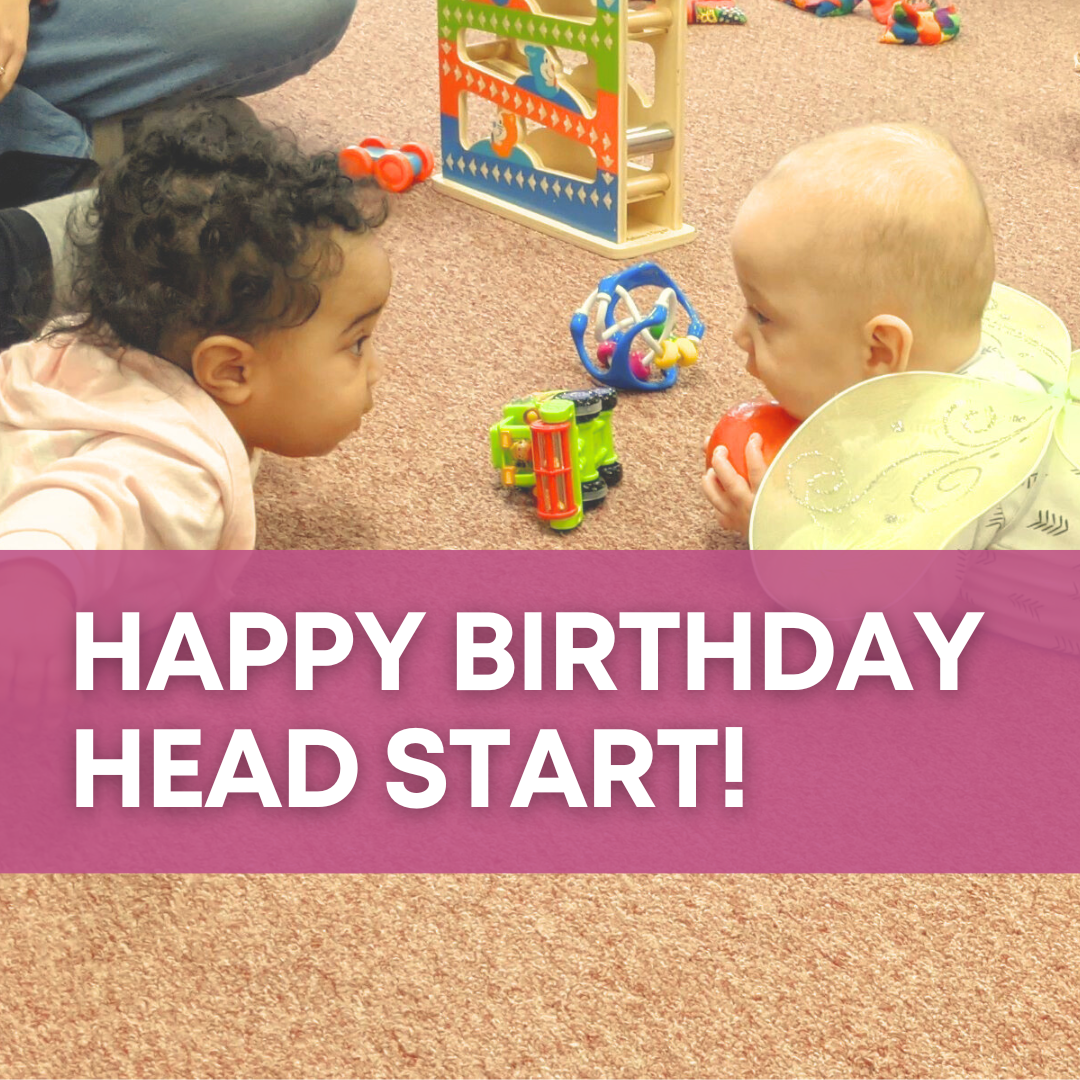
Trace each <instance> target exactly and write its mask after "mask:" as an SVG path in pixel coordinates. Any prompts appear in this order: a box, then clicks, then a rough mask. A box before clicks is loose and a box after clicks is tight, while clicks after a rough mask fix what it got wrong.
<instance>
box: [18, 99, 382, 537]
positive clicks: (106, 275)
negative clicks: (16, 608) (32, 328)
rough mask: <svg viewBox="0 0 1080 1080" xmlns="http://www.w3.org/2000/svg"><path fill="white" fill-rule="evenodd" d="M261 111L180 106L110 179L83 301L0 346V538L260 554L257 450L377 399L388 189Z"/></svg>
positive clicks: (92, 221)
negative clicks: (315, 149) (255, 115)
mask: <svg viewBox="0 0 1080 1080" xmlns="http://www.w3.org/2000/svg"><path fill="white" fill-rule="evenodd" d="M370 190H371V189H366V188H358V187H357V186H356V185H354V184H353V182H352V181H350V180H348V179H347V178H346V177H344V176H342V175H341V174H340V172H339V170H338V168H337V163H336V160H335V158H334V156H333V155H332V154H323V155H316V156H308V155H305V154H303V153H301V151H300V150H299V149H298V148H297V147H296V146H295V145H294V143H293V142H292V141H290V140H289V139H287V138H285V137H282V136H281V135H279V134H276V133H274V132H271V131H269V130H268V129H266V128H264V127H263V126H262V125H260V124H259V123H258V122H256V121H254V120H250V119H248V120H245V119H244V118H242V117H240V116H238V115H237V114H236V113H235V112H230V111H228V110H224V109H220V108H214V107H205V106H200V107H193V108H190V109H185V110H181V111H180V112H177V113H175V114H173V115H172V116H170V117H168V118H166V119H165V120H164V121H163V122H162V123H161V124H160V125H159V126H158V127H156V128H155V129H154V130H152V131H149V132H147V133H146V135H145V136H144V137H143V138H142V139H141V140H140V142H139V144H138V145H137V146H135V147H134V148H132V150H131V151H130V152H129V153H128V154H127V155H126V156H125V157H124V158H123V159H121V161H120V162H119V163H118V164H117V166H116V168H115V169H114V170H113V171H112V172H110V173H108V174H106V175H105V176H104V177H103V178H102V181H101V184H100V187H99V190H98V192H97V195H96V197H95V199H94V201H93V204H92V209H91V211H90V214H89V218H88V224H89V226H90V228H88V229H85V230H84V232H85V234H86V239H85V240H84V241H83V242H82V243H81V245H80V247H81V251H80V259H79V265H78V269H77V272H76V277H75V284H74V302H75V306H74V307H73V308H72V310H77V311H78V312H80V314H79V315H78V316H77V317H75V318H74V319H66V320H63V321H61V322H60V323H57V324H55V325H54V326H53V327H52V328H51V330H49V331H48V332H47V333H46V334H45V335H44V336H43V337H41V338H39V339H38V340H36V341H32V342H28V343H25V344H21V345H16V346H14V347H12V348H11V349H9V350H8V351H7V352H4V353H2V354H0V548H3V549H35V550H41V549H60V550H63V549H73V550H95V549H250V548H252V547H253V546H254V542H255V508H254V499H253V495H252V475H253V470H254V463H255V462H256V461H257V458H258V453H259V451H262V450H268V451H272V452H273V453H277V454H283V455H286V456H288V457H307V456H313V455H319V454H325V453H328V452H329V451H330V450H332V449H333V448H334V447H335V446H337V445H338V443H340V442H341V441H342V440H343V439H345V438H346V437H347V436H349V435H350V434H352V433H353V432H354V431H356V429H357V427H358V426H359V424H360V420H361V417H363V415H364V414H365V413H366V412H368V410H369V409H370V408H371V407H372V387H373V386H374V385H375V383H376V382H377V380H378V378H379V374H380V364H379V359H378V356H377V354H376V351H375V349H374V346H373V344H372V335H373V334H374V332H375V328H376V326H377V324H378V321H379V316H380V314H381V313H382V310H383V308H384V306H385V305H386V302H387V299H388V297H389V292H390V265H389V261H388V259H387V255H386V253H385V252H384V250H383V248H382V247H381V246H380V244H379V243H378V242H377V240H376V239H375V238H374V236H373V230H374V229H375V228H376V227H377V226H378V225H379V224H380V223H381V221H382V219H383V218H384V217H385V206H384V204H383V202H382V199H381V196H380V197H378V198H377V200H376V201H374V202H372V203H371V204H370V205H365V198H364V196H365V193H366V192H368V191H370Z"/></svg>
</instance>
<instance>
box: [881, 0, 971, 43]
mask: <svg viewBox="0 0 1080 1080" xmlns="http://www.w3.org/2000/svg"><path fill="white" fill-rule="evenodd" d="M959 33H960V16H959V14H958V13H957V11H956V5H955V4H953V3H938V0H901V2H900V3H898V4H896V6H895V7H894V8H893V9H892V14H891V16H890V18H889V22H888V24H887V26H886V29H885V33H884V34H883V35H882V37H881V40H882V41H883V42H884V43H885V44H886V45H940V44H942V43H943V42H946V41H952V39H953V38H954V37H956V35H957V34H959Z"/></svg>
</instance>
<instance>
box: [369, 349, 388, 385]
mask: <svg viewBox="0 0 1080 1080" xmlns="http://www.w3.org/2000/svg"><path fill="white" fill-rule="evenodd" d="M384 370H385V368H384V366H383V358H382V350H381V349H377V348H375V347H374V346H372V348H371V355H370V359H369V361H368V386H374V385H375V384H376V383H377V382H378V381H379V380H380V379H381V378H382V377H383V371H384Z"/></svg>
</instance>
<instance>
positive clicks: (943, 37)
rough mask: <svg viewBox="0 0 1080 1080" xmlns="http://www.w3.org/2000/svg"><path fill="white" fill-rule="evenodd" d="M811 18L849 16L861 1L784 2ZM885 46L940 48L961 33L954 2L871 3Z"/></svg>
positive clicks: (892, 0) (874, 0)
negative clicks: (883, 28)
mask: <svg viewBox="0 0 1080 1080" xmlns="http://www.w3.org/2000/svg"><path fill="white" fill-rule="evenodd" d="M783 3H785V4H790V5H791V6H792V7H797V8H798V9H799V10H800V11H806V12H808V13H809V14H811V15H818V16H822V17H824V16H829V15H850V14H851V13H852V12H853V11H854V10H855V8H857V7H858V6H859V4H860V3H862V0H783ZM870 8H871V10H872V11H873V13H874V18H875V19H877V21H878V22H879V23H881V24H882V25H883V26H884V27H885V33H884V34H883V35H882V36H881V38H880V40H881V42H882V43H884V44H886V45H941V44H943V43H944V42H946V41H952V39H953V38H954V37H956V35H957V34H958V33H960V15H959V14H958V12H957V10H956V3H955V0H870Z"/></svg>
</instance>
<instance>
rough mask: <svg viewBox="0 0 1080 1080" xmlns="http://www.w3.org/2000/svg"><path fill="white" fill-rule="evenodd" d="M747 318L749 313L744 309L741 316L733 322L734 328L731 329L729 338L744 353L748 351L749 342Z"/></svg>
mask: <svg viewBox="0 0 1080 1080" xmlns="http://www.w3.org/2000/svg"><path fill="white" fill-rule="evenodd" d="M749 319H750V315H749V313H747V312H745V311H744V312H743V315H742V318H741V319H739V321H738V322H737V323H736V324H735V329H734V330H732V331H731V340H732V341H734V342H735V344H736V345H738V346H739V348H740V349H742V351H743V352H746V353H748V352H749V351H750V344H751V338H750V326H749Z"/></svg>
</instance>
